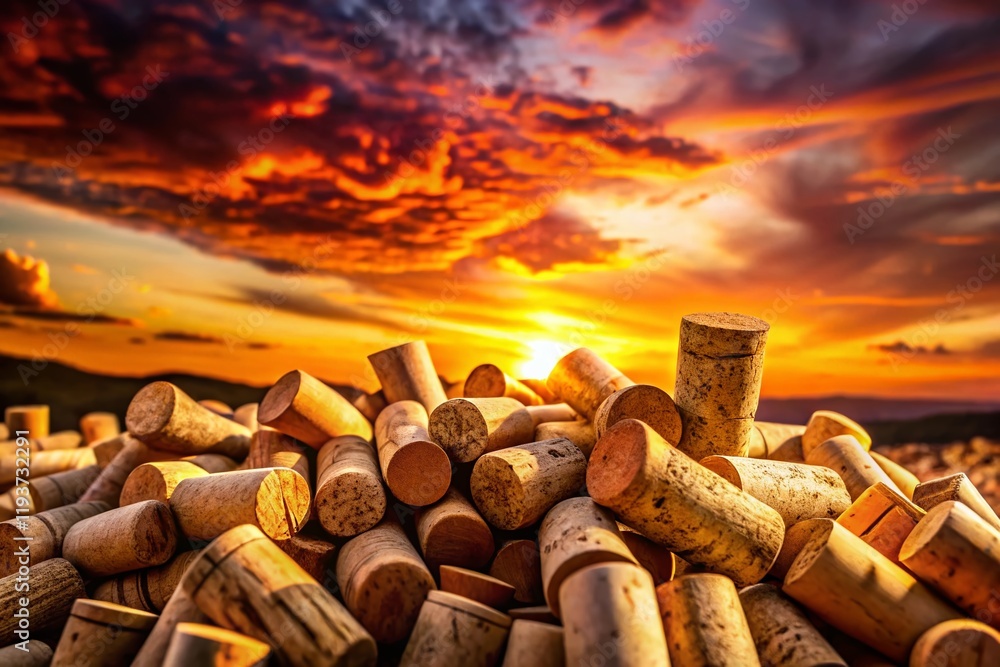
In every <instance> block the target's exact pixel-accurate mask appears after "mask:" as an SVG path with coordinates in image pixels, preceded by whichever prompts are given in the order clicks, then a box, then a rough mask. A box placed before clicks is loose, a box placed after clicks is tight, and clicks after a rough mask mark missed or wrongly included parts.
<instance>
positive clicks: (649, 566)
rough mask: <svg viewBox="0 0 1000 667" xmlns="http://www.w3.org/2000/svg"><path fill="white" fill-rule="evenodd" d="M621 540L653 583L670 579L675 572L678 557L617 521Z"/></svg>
mask: <svg viewBox="0 0 1000 667" xmlns="http://www.w3.org/2000/svg"><path fill="white" fill-rule="evenodd" d="M618 530H619V532H620V533H621V537H622V541H623V542H625V546H627V547H628V550H629V551H630V552H631V553H632V556H634V557H635V560H636V562H637V563H639V565H640V566H641V567H642V568H643V569H644V570H646V571H647V572H649V574H650V575H651V576H652V577H653V585H654V586H659V585H660V584H662V583H664V582H667V581H671V580H672V579H673V578H674V575H675V574H676V573H677V562H678V558H677V557H676V556H674V555H673V554H672V553H670V552H669V551H667V550H666V549H664V548H663V547H662V546H660V545H659V544H657V543H656V542H654V541H652V540H650V539H649V538H646V537H644V536H642V535H640V534H639V533H637V532H635V531H634V530H632V529H631V528H629V527H628V526H626V525H624V524H621V523H619V524H618Z"/></svg>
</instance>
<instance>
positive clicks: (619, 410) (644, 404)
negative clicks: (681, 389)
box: [594, 384, 682, 446]
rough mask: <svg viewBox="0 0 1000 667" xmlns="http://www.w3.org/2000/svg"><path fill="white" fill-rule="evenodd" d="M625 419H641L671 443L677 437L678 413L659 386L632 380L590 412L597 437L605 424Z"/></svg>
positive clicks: (674, 441)
mask: <svg viewBox="0 0 1000 667" xmlns="http://www.w3.org/2000/svg"><path fill="white" fill-rule="evenodd" d="M625 419H638V420H639V421H641V422H645V423H646V424H647V425H648V426H649V427H650V428H652V429H653V430H654V431H656V432H657V433H658V434H659V436H660V437H661V438H663V439H664V440H666V441H667V442H669V443H670V444H672V445H674V446H676V445H677V444H678V443H680V441H681V429H682V426H681V415H680V413H679V412H678V411H677V406H676V405H674V399H672V398H670V394H668V393H667V392H665V391H663V390H662V389H660V388H659V387H654V386H652V385H648V384H636V385H632V386H630V387H625V388H623V389H619V390H618V391H616V392H615V393H613V394H611V396H608V397H607V398H606V399H605V400H604V402H603V403H601V405H600V407H599V408H597V414H596V415H595V416H594V430H595V433H596V435H597V437H598V438H600V437H601V436H602V435H604V433H605V432H606V431H607V430H608V429H609V428H611V427H612V426H614V425H615V424H617V423H618V422H620V421H624V420H625Z"/></svg>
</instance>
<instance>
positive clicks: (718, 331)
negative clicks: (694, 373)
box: [680, 313, 771, 357]
mask: <svg viewBox="0 0 1000 667" xmlns="http://www.w3.org/2000/svg"><path fill="white" fill-rule="evenodd" d="M770 328H771V325H770V324H768V323H767V322H765V321H764V320H762V319H760V318H757V317H751V316H749V315H741V314H740V313H694V314H691V315H685V316H684V317H682V318H681V330H680V338H681V348H682V349H683V350H684V351H686V352H693V353H695V354H701V355H704V356H707V357H730V356H738V355H754V354H760V353H761V352H763V348H764V344H765V343H766V342H767V332H768V331H769V330H770Z"/></svg>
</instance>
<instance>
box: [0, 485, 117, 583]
mask: <svg viewBox="0 0 1000 667" xmlns="http://www.w3.org/2000/svg"><path fill="white" fill-rule="evenodd" d="M109 509H111V508H110V507H108V505H107V503H101V502H97V503H73V504H72V505H66V506H64V507H57V508H55V509H51V510H48V511H47V512H40V513H39V514H36V515H34V516H24V517H21V518H20V519H17V520H10V521H4V522H3V523H0V577H6V576H9V575H11V574H14V573H15V572H17V569H18V567H19V565H20V556H19V555H18V553H17V552H18V551H19V550H20V549H21V548H22V547H24V546H25V545H27V546H28V549H29V550H30V552H31V563H32V565H37V564H38V563H41V562H42V561H46V560H48V559H50V558H59V557H60V556H61V555H62V545H63V539H64V538H65V537H66V533H67V532H69V529H70V528H72V527H73V526H74V525H75V524H76V523H78V522H80V521H83V520H84V519H88V518H90V517H92V516H96V515H97V514H100V513H101V512H107V511H108V510H109Z"/></svg>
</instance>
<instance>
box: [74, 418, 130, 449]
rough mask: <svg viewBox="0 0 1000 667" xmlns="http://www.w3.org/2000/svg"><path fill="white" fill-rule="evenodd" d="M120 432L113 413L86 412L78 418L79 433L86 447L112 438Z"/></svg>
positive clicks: (120, 429)
mask: <svg viewBox="0 0 1000 667" xmlns="http://www.w3.org/2000/svg"><path fill="white" fill-rule="evenodd" d="M121 431H122V427H121V424H120V423H119V422H118V415H116V414H115V413H113V412H88V413H87V414H85V415H84V416H82V417H80V433H82V434H83V441H84V442H85V443H86V444H88V445H89V444H91V443H94V442H100V441H101V440H107V439H108V438H113V437H115V436H116V435H118V434H119V433H121Z"/></svg>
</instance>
